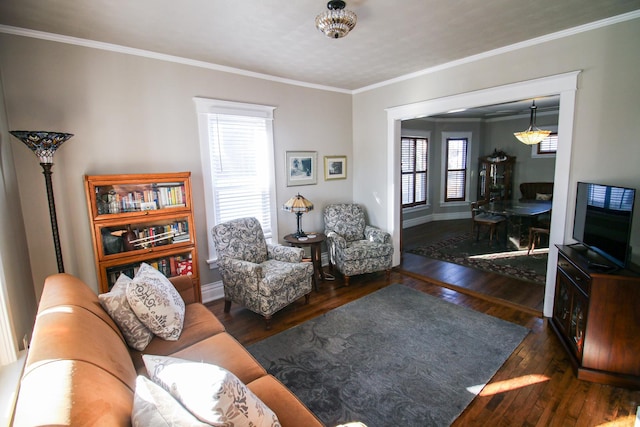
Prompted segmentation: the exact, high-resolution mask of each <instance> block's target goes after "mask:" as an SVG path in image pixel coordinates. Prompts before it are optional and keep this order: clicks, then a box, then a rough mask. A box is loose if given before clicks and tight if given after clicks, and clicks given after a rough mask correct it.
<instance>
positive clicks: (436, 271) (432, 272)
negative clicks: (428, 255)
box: [402, 219, 544, 316]
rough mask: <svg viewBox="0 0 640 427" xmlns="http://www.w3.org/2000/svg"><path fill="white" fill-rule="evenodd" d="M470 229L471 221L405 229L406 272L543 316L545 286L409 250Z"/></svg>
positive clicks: (443, 222) (442, 222)
mask: <svg viewBox="0 0 640 427" xmlns="http://www.w3.org/2000/svg"><path fill="white" fill-rule="evenodd" d="M469 230H470V220H469V219H461V220H449V221H434V222H429V223H427V224H422V225H418V226H415V227H411V228H408V229H405V230H404V232H403V235H402V245H403V248H404V249H405V252H404V253H403V259H402V271H403V273H405V274H407V275H410V276H413V277H417V278H419V279H423V280H428V281H431V282H432V283H435V284H437V285H440V286H445V287H448V288H451V289H454V290H456V291H459V292H462V293H466V294H469V295H474V296H479V297H482V298H486V299H489V300H491V301H494V302H497V303H500V304H506V305H509V306H512V307H515V308H518V309H520V310H524V311H526V312H528V313H531V314H534V315H537V316H542V310H543V306H544V286H540V285H538V284H535V283H531V282H526V281H523V280H513V279H511V278H507V277H505V276H502V275H499V274H490V273H486V272H481V271H478V270H475V269H472V268H468V267H463V266H459V265H456V264H451V263H448V262H440V261H436V260H430V259H425V258H424V257H422V256H419V255H414V254H411V253H408V252H406V250H407V249H410V248H413V247H417V246H421V245H423V246H424V245H429V244H431V243H435V242H439V241H441V240H444V239H447V238H451V237H454V236H458V235H460V233H464V232H468V231H469Z"/></svg>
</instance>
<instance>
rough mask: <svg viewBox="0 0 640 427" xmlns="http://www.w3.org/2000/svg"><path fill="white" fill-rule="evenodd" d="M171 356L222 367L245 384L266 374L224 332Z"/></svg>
mask: <svg viewBox="0 0 640 427" xmlns="http://www.w3.org/2000/svg"><path fill="white" fill-rule="evenodd" d="M171 356H173V357H179V358H182V359H188V360H199V361H201V362H206V363H211V364H214V365H217V366H220V367H223V368H225V369H226V370H228V371H231V372H232V373H233V374H234V375H235V376H236V377H238V378H240V381H242V382H243V383H245V384H247V383H249V382H251V381H253V380H255V379H257V378H260V377H261V376H263V375H266V374H267V371H266V370H265V369H264V368H263V367H262V365H261V364H259V363H258V361H256V359H255V358H254V357H253V356H252V355H251V353H249V352H248V351H247V349H246V348H244V347H243V346H242V345H241V344H240V343H239V342H238V341H236V340H235V338H233V337H232V336H231V335H229V334H228V333H226V332H222V333H220V334H217V335H214V336H212V337H209V338H207V339H204V340H202V341H199V342H197V343H195V344H194V345H192V346H190V347H187V348H185V349H183V350H180V351H178V352H176V353H173V354H171Z"/></svg>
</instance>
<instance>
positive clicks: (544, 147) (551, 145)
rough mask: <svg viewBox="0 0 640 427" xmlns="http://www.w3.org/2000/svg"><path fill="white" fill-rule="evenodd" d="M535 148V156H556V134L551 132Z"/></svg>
mask: <svg viewBox="0 0 640 427" xmlns="http://www.w3.org/2000/svg"><path fill="white" fill-rule="evenodd" d="M536 146H537V150H536V151H537V154H538V155H545V154H556V151H557V150H558V133H557V132H552V133H550V134H549V136H547V137H546V138H545V139H543V140H542V141H540V143H539V144H536Z"/></svg>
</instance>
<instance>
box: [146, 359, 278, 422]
mask: <svg viewBox="0 0 640 427" xmlns="http://www.w3.org/2000/svg"><path fill="white" fill-rule="evenodd" d="M142 359H143V360H144V365H145V367H146V368H147V373H148V374H149V377H150V378H151V379H152V380H153V381H154V382H156V383H157V384H160V385H161V386H162V387H164V389H165V390H167V391H168V392H169V393H171V395H172V396H173V397H175V398H176V399H177V400H178V401H179V402H180V403H182V404H183V405H184V407H185V408H187V409H188V410H189V412H191V413H192V414H193V415H195V417H196V418H198V419H199V420H200V421H203V422H206V423H209V424H212V425H214V426H234V425H235V426H256V427H258V426H271V427H280V422H279V421H278V418H277V417H276V414H274V413H273V411H272V410H271V409H269V408H268V407H267V405H265V404H264V403H263V402H262V401H261V400H260V399H259V398H258V397H257V396H256V395H255V394H253V392H252V391H251V390H249V389H248V388H247V387H246V386H245V385H244V384H243V383H242V382H241V381H240V380H239V379H238V378H237V377H236V376H235V375H233V374H232V373H231V372H229V371H227V370H226V369H224V368H221V367H219V366H216V365H211V364H208V363H202V362H192V361H189V360H184V359H177V358H174V357H167V356H152V355H143V356H142Z"/></svg>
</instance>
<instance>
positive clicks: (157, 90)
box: [0, 34, 353, 297]
mask: <svg viewBox="0 0 640 427" xmlns="http://www.w3.org/2000/svg"><path fill="white" fill-rule="evenodd" d="M0 70H2V73H3V76H4V88H5V103H6V106H7V114H8V122H9V129H10V130H17V129H26V130H53V131H64V132H70V133H73V134H75V136H74V137H73V138H71V139H70V140H69V141H67V142H66V143H65V145H63V146H62V147H61V148H60V149H59V150H58V152H57V153H56V155H55V159H54V166H53V186H54V191H55V198H56V205H57V213H58V221H59V228H60V239H61V245H62V252H63V256H64V264H65V270H66V272H68V273H71V274H74V275H76V276H79V277H80V278H81V279H83V280H85V281H86V282H87V283H88V284H90V285H91V286H92V287H93V288H94V289H95V290H97V288H98V287H97V278H96V271H95V264H94V257H93V248H92V243H91V234H90V225H89V220H88V215H87V207H86V200H85V194H84V189H83V175H85V174H114V173H145V172H172V171H191V172H192V183H193V197H194V206H195V221H196V228H197V238H198V249H199V258H200V259H199V261H200V267H201V268H200V275H201V283H202V284H207V283H212V282H214V281H216V280H218V275H217V274H216V272H215V271H210V270H208V268H207V264H206V262H205V259H206V257H207V250H206V233H207V232H208V231H207V230H206V228H205V216H204V208H205V206H204V198H203V185H202V173H201V166H200V158H199V145H198V128H197V120H196V113H195V105H194V102H193V100H192V99H193V97H194V96H201V97H210V98H218V99H224V100H230V101H240V102H249V103H254V104H266V105H273V106H276V107H277V108H276V110H275V113H274V117H275V121H274V140H275V158H276V165H275V167H276V171H277V175H276V181H277V182H276V184H277V188H276V191H277V203H278V206H281V205H282V204H283V203H284V202H285V201H287V200H288V199H289V198H290V197H291V196H293V195H295V194H296V193H297V192H298V191H299V192H300V193H301V194H302V195H304V196H305V197H306V198H307V199H309V200H311V201H312V202H313V203H314V204H315V210H314V211H313V212H310V213H308V214H305V215H304V217H303V223H304V228H305V230H307V231H315V230H320V231H321V230H322V226H323V223H322V209H323V207H324V206H325V205H326V204H328V203H329V202H334V201H350V200H351V199H352V187H353V175H352V173H351V170H352V168H353V162H352V159H353V155H352V154H353V153H352V141H351V137H352V133H351V130H352V128H351V123H352V118H351V111H352V104H351V100H352V99H351V95H349V94H345V93H339V92H332V91H323V90H318V89H309V88H305V87H301V86H293V85H287V84H283V83H275V82H270V81H266V80H261V79H255V78H249V77H242V76H238V75H233V74H228V73H223V72H218V71H212V70H209V69H204V68H198V67H193V66H188V65H182V64H177V63H171V62H164V61H159V60H155V59H149V58H143V57H137V56H132V55H127V54H123V53H115V52H108V51H102V50H97V49H91V48H86V47H80V46H72V45H66V44H61V43H57V42H50V41H43V40H37V39H32V38H27V37H20V36H12V35H6V34H0ZM12 143H13V144H14V145H13V157H14V163H15V168H16V173H17V178H18V182H19V191H20V203H21V205H22V210H23V212H24V223H25V229H26V233H27V242H28V245H29V258H30V260H31V267H32V269H33V281H34V283H35V285H34V286H35V289H36V294H37V296H38V297H39V295H40V292H41V286H42V282H43V281H44V278H45V277H46V276H47V275H49V274H51V273H55V272H57V268H56V263H55V252H54V249H53V242H52V239H51V228H50V224H49V216H48V215H49V214H48V209H47V201H46V193H45V188H44V182H43V181H44V180H43V177H42V174H41V171H40V166H39V164H38V162H37V159H36V158H35V156H34V155H33V154H32V153H31V151H30V150H28V149H27V148H26V147H24V146H22V143H20V142H19V141H18V140H15V139H14V141H12ZM287 150H312V151H317V153H318V165H319V168H318V176H317V182H318V183H317V185H310V186H299V187H289V188H287V187H286V180H285V172H284V158H285V151H287ZM325 155H346V156H347V157H348V161H347V166H348V171H347V177H348V178H347V179H346V180H340V181H328V182H325V181H324V172H323V169H322V168H323V156H325ZM295 226H296V220H295V215H292V214H289V213H286V212H283V211H280V212H279V215H278V228H279V233H280V235H281V236H283V235H285V234H287V233H290V232H292V231H295Z"/></svg>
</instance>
